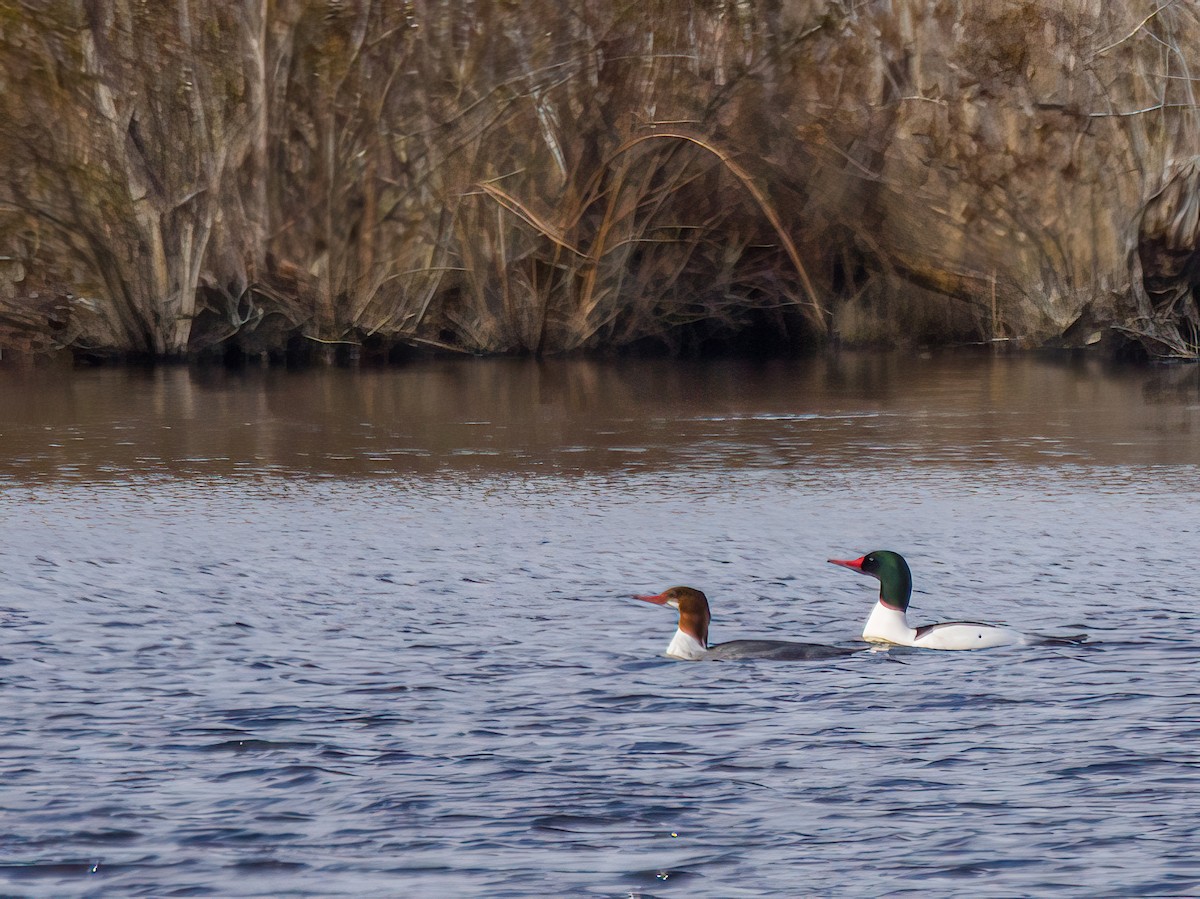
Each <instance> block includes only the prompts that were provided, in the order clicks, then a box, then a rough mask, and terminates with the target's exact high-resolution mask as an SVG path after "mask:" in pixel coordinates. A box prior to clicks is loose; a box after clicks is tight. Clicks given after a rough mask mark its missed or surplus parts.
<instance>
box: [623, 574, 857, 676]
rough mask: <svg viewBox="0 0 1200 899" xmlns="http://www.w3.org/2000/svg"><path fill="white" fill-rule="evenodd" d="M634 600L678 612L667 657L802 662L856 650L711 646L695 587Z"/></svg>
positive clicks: (780, 643) (768, 644)
mask: <svg viewBox="0 0 1200 899" xmlns="http://www.w3.org/2000/svg"><path fill="white" fill-rule="evenodd" d="M634 599H640V600H642V601H643V602H652V603H654V604H655V605H659V606H670V607H671V608H672V609H678V610H679V627H678V628H677V629H676V630H675V636H674V637H673V638H672V639H671V644H670V645H669V646H668V647H667V652H666V654H667V656H669V657H670V658H672V659H685V660H687V661H696V660H698V659H719V660H728V659H778V660H782V661H799V660H802V659H833V658H837V657H839V656H847V655H852V654H854V653H856V652H858V650H857V649H850V648H848V647H843V646H823V645H821V644H818V643H789V642H788V641H786V640H731V641H730V642H728V643H718V644H717V645H716V646H713V647H710V646H709V645H708V623H709V621H711V620H712V615H711V614H710V613H709V611H708V597H706V596H705V595H704V594H703V593H701V592H700V591H699V590H696V589H694V588H692V587H672V588H671V589H670V590H664V591H663V592H662V593H657V594H654V595H653V596H644V595H635V596H634Z"/></svg>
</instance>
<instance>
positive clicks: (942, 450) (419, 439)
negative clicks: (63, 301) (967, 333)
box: [0, 355, 1200, 478]
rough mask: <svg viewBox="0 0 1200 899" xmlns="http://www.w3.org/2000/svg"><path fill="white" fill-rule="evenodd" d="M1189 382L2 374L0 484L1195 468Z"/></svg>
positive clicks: (1026, 373) (1050, 375) (860, 359)
mask: <svg viewBox="0 0 1200 899" xmlns="http://www.w3.org/2000/svg"><path fill="white" fill-rule="evenodd" d="M1198 375H1200V371H1198V370H1197V369H1196V368H1195V367H1186V366H1179V367H1174V368H1157V369H1148V370H1132V369H1118V370H1111V371H1110V370H1106V369H1105V368H1104V367H1103V366H1101V365H1100V364H1098V363H1083V362H1071V361H1069V360H1067V361H1058V362H1055V361H1047V360H1037V359H1030V358H1021V359H1006V358H999V359H991V358H987V357H983V358H979V357H969V358H961V357H958V358H954V357H952V358H949V359H942V360H932V359H914V358H905V357H898V356H887V357H869V356H850V355H848V356H841V357H837V358H834V359H831V360H813V361H805V362H773V363H748V362H736V361H726V362H721V363H716V364H711V363H710V364H700V363H687V362H666V361H663V362H649V361H646V362H628V361H627V362H622V363H619V364H618V363H613V362H586V361H571V362H561V361H560V362H555V361H551V362H545V363H536V362H531V361H523V360H487V361H484V360H478V361H469V362H464V361H449V362H429V363H424V364H419V365H414V366H412V367H409V368H405V369H400V370H384V371H361V372H355V371H310V372H304V373H288V372H279V371H266V372H263V371H252V372H248V373H241V374H231V373H228V372H225V371H224V370H202V371H192V370H188V369H184V368H167V369H159V370H155V371H140V370H125V369H120V370H118V369H107V370H95V371H82V372H74V373H72V372H66V373H65V374H64V373H55V372H46V371H39V370H33V371H27V372H12V371H0V476H9V477H15V478H30V477H55V478H59V477H68V476H73V477H83V478H90V477H97V476H111V475H118V476H119V475H121V474H123V473H125V472H129V471H136V472H142V473H149V472H161V473H171V474H210V475H228V474H231V473H235V474H236V473H253V474H261V473H262V472H264V471H273V472H278V473H289V472H294V473H297V474H302V475H310V474H314V473H322V474H329V475H334V476H351V475H362V474H376V475H379V474H382V475H390V474H410V473H415V474H428V473H431V472H455V471H475V472H487V471H533V470H548V471H564V472H570V471H597V470H613V469H622V468H634V469H645V468H655V467H658V466H661V465H664V464H677V463H688V464H695V463H697V462H706V463H709V464H714V465H719V466H741V465H785V466H786V465H795V464H800V463H806V464H815V465H827V464H834V465H840V464H849V465H863V464H868V463H870V464H888V465H892V464H900V465H906V464H909V463H913V462H917V463H920V462H942V463H945V462H963V463H973V462H1018V463H1022V464H1040V463H1043V462H1046V461H1048V460H1054V459H1070V460H1073V461H1078V462H1082V463H1101V464H1146V463H1150V464H1180V463H1188V462H1191V461H1194V460H1195V459H1196V458H1198V457H1200V427H1198V426H1197V425H1198V423H1200V378H1198Z"/></svg>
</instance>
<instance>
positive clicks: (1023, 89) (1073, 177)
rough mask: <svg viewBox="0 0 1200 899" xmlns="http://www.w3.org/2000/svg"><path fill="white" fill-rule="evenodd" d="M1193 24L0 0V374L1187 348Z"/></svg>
mask: <svg viewBox="0 0 1200 899" xmlns="http://www.w3.org/2000/svg"><path fill="white" fill-rule="evenodd" d="M1197 48H1200V12H1197V7H1196V6H1195V4H1192V3H1179V2H1176V3H1172V2H1169V0H1168V2H1166V3H1159V2H1134V0H1123V2H1116V3H1109V2H1103V0H1040V2H1020V0H1002V2H997V3H986V4H984V3H970V2H967V0H941V2H928V0H920V2H918V0H893V2H883V0H856V2H849V0H823V2H822V0H774V2H764V3H754V4H751V3H747V2H744V0H707V2H701V3H695V2H690V0H689V2H684V0H643V2H640V3H636V4H635V3H624V2H617V3H613V2H594V0H573V2H568V3H560V2H557V0H555V2H550V0H528V2H522V3H514V2H508V0H473V2H472V0H468V2H461V0H460V2H450V0H409V2H380V0H326V2H315V0H313V2H301V0H292V2H287V0H284V2H267V0H161V2H153V3H150V2H144V0H0V160H3V168H0V345H4V344H7V345H10V346H11V345H15V344H19V345H21V346H24V347H27V348H30V349H33V350H39V349H49V348H51V347H55V346H65V347H71V348H73V349H76V350H82V351H96V352H118V353H137V354H145V355H151V356H160V357H162V356H178V355H183V354H188V353H191V354H195V353H204V352H222V351H225V350H226V349H229V348H232V349H234V350H235V351H237V352H240V353H245V354H248V355H259V354H266V353H277V352H281V351H282V350H283V349H284V348H285V347H287V346H288V345H289V343H290V344H291V345H292V346H293V347H295V346H296V345H297V344H298V343H299V344H300V345H302V346H304V347H307V348H309V349H310V350H312V351H316V352H317V353H318V355H332V353H333V351H334V350H336V349H337V348H339V347H340V348H347V349H350V350H352V351H354V352H357V351H358V350H359V349H360V348H364V347H365V348H366V349H367V350H368V351H375V352H385V351H386V350H387V349H388V348H390V347H393V346H398V345H411V346H435V347H443V348H447V349H453V350H460V351H466V352H488V353H490V352H536V353H557V352H568V351H572V350H577V349H583V348H593V347H607V346H622V345H629V344H633V343H637V342H639V341H644V340H647V339H649V340H654V341H660V342H662V343H665V344H667V345H668V346H678V345H680V344H681V343H683V342H687V341H696V340H700V339H702V338H704V337H706V336H729V335H733V334H736V333H738V332H739V331H740V330H743V329H746V328H748V327H754V328H757V329H759V330H762V329H771V330H773V331H774V332H775V333H777V334H779V335H780V336H781V338H782V339H783V340H786V341H788V342H790V343H792V344H799V343H819V342H822V341H825V340H827V339H829V338H830V337H834V336H840V337H841V338H843V339H845V340H848V341H854V342H862V343H872V342H878V343H896V342H901V341H920V340H943V341H945V340H979V341H987V340H993V339H1004V338H1020V339H1021V340H1023V341H1025V342H1027V343H1033V344H1042V343H1047V342H1063V343H1067V344H1083V343H1087V342H1091V341H1093V340H1094V339H1095V335H1096V334H1097V333H1100V332H1103V331H1105V330H1106V329H1107V328H1109V327H1113V328H1117V329H1119V330H1120V333H1123V334H1126V335H1129V336H1131V337H1133V338H1136V339H1137V340H1138V341H1140V342H1142V343H1143V344H1144V345H1145V346H1147V348H1149V349H1150V351H1151V352H1153V353H1158V354H1167V355H1181V356H1194V355H1196V354H1197V351H1198V350H1200V305H1198V299H1197V297H1198V295H1200V250H1198V247H1200V224H1198V215H1200V174H1198V173H1200V162H1198V159H1200V127H1198V125H1200V121H1198V117H1197V108H1196V104H1195V92H1194V87H1195V85H1196V83H1197V79H1198V78H1200V75H1197V76H1192V75H1191V70H1192V67H1193V66H1196V65H1200V49H1197Z"/></svg>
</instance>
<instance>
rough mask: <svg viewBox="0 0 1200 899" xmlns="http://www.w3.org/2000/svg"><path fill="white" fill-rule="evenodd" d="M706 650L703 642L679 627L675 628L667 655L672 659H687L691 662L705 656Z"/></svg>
mask: <svg viewBox="0 0 1200 899" xmlns="http://www.w3.org/2000/svg"><path fill="white" fill-rule="evenodd" d="M706 652H708V650H707V649H706V648H705V646H704V644H703V643H701V642H700V641H699V640H697V639H696V638H695V637H693V636H692V635H691V634H685V633H684V632H683V631H681V630H679V629H676V630H675V636H674V637H673V638H672V640H671V645H670V646H668V647H667V656H669V657H670V658H672V659H686V660H687V661H689V662H692V661H695V660H696V659H702V658H704V654H705V653H706Z"/></svg>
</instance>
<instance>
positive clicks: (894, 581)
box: [829, 549, 1026, 649]
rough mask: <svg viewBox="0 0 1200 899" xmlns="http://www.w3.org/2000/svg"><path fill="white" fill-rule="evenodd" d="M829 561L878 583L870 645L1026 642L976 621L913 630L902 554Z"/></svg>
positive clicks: (925, 646)
mask: <svg viewBox="0 0 1200 899" xmlns="http://www.w3.org/2000/svg"><path fill="white" fill-rule="evenodd" d="M829 561H830V562H832V563H833V564H834V565H841V566H842V567H843V568H849V569H850V570H852V571H858V572H860V573H862V574H869V575H871V577H873V578H876V579H878V581H879V601H878V602H876V603H875V608H873V609H872V610H871V614H870V615H869V616H868V618H867V624H866V627H864V628H863V635H862V636H863V639H864V640H866V641H868V642H870V643H891V644H895V645H898V646H917V647H921V648H922V649H987V648H988V647H991V646H1011V645H1012V644H1015V643H1024V642H1026V641H1025V637H1024V636H1023V635H1022V634H1020V633H1018V632H1017V631H1014V630H1009V629H1008V628H1006V627H1000V626H999V625H995V624H982V623H980V622H976V621H947V622H944V623H942V624H927V625H925V626H923V627H911V626H910V625H909V623H908V616H907V614H906V613H907V612H908V601H909V599H911V598H912V572H910V571H909V569H908V563H907V562H905V561H904V557H903V556H902V555H900V554H899V553H896V552H892V551H891V550H886V549H877V550H875V551H874V552H869V553H867V554H866V555H865V556H862V557H860V558H857V559H849V560H842V559H830V560H829Z"/></svg>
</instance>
